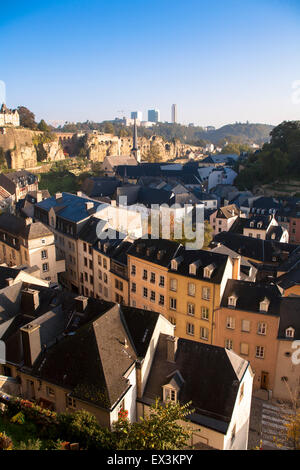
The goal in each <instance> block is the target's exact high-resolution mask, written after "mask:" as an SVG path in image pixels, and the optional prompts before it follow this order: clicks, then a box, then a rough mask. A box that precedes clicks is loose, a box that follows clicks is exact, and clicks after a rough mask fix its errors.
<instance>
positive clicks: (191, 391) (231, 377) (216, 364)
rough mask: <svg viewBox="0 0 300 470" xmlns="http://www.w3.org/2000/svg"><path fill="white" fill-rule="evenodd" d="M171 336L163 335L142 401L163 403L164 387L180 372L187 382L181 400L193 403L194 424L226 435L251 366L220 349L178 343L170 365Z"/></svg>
mask: <svg viewBox="0 0 300 470" xmlns="http://www.w3.org/2000/svg"><path fill="white" fill-rule="evenodd" d="M166 339H167V335H164V334H160V337H159V341H158V346H157V349H156V352H155V356H154V360H153V363H152V367H151V370H150V374H149V377H148V381H147V384H146V387H145V390H144V394H143V397H142V399H141V400H140V401H142V402H145V403H148V404H150V403H152V402H154V400H155V399H156V398H160V399H161V400H162V398H163V396H162V392H163V388H162V387H163V386H164V385H166V384H168V383H169V382H170V376H171V375H172V373H174V372H175V371H179V372H180V375H181V376H182V378H183V384H182V385H181V387H180V392H179V395H178V399H179V401H180V402H181V403H188V402H190V401H191V402H192V404H191V408H194V409H195V412H194V413H193V414H192V415H190V416H189V419H191V420H192V421H193V422H196V423H197V424H199V425H203V426H206V427H209V428H211V429H214V430H216V431H218V432H221V433H223V434H226V432H227V429H228V425H229V423H230V420H231V416H232V412H233V408H234V405H235V401H236V397H237V393H238V389H239V385H240V381H241V380H242V378H243V376H244V373H245V371H246V370H247V368H248V365H249V363H248V362H247V361H245V360H244V359H242V358H240V357H239V356H237V354H235V353H234V352H232V351H228V350H226V349H225V348H220V347H218V346H212V345H208V344H203V343H198V342H196V341H190V340H185V339H182V338H179V339H178V346H177V352H176V356H175V363H172V362H168V361H167V340H166Z"/></svg>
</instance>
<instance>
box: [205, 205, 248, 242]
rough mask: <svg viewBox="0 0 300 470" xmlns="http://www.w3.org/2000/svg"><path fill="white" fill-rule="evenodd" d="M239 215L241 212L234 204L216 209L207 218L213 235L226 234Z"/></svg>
mask: <svg viewBox="0 0 300 470" xmlns="http://www.w3.org/2000/svg"><path fill="white" fill-rule="evenodd" d="M240 215H241V211H240V209H239V208H238V207H237V206H236V205H235V204H231V205H229V206H224V207H220V209H217V210H216V211H215V212H213V213H212V214H211V216H210V218H209V223H210V225H211V227H212V228H213V235H217V234H218V233H221V232H228V230H229V229H230V227H232V225H233V224H234V222H235V221H236V220H237V218H238V217H239V216H240Z"/></svg>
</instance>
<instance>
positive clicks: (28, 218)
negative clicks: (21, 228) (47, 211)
mask: <svg viewBox="0 0 300 470" xmlns="http://www.w3.org/2000/svg"><path fill="white" fill-rule="evenodd" d="M25 224H26V225H30V224H32V218H31V217H26V219H25Z"/></svg>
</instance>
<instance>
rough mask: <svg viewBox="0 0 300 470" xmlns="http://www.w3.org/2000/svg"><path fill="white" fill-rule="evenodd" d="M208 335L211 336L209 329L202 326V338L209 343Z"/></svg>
mask: <svg viewBox="0 0 300 470" xmlns="http://www.w3.org/2000/svg"><path fill="white" fill-rule="evenodd" d="M208 334H209V330H208V328H204V327H202V326H201V328H200V338H201V339H205V340H206V341H208Z"/></svg>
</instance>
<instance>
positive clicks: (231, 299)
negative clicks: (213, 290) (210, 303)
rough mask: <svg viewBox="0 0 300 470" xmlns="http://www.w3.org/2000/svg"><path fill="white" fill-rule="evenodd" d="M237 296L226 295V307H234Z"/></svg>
mask: <svg viewBox="0 0 300 470" xmlns="http://www.w3.org/2000/svg"><path fill="white" fill-rule="evenodd" d="M236 301H237V297H236V296H235V295H231V296H230V297H228V307H236Z"/></svg>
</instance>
